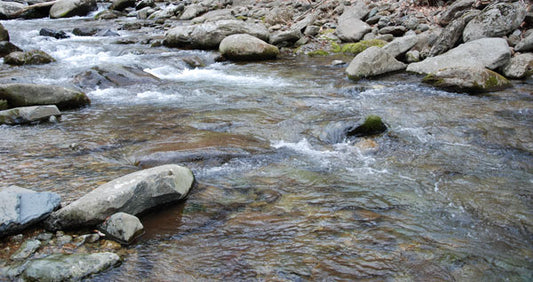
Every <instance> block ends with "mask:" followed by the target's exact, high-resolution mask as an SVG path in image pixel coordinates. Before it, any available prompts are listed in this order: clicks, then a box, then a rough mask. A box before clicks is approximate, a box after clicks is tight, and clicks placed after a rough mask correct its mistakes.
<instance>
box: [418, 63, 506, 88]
mask: <svg viewBox="0 0 533 282" xmlns="http://www.w3.org/2000/svg"><path fill="white" fill-rule="evenodd" d="M422 81H423V82H424V83H428V84H431V85H433V86H435V87H437V88H441V89H444V90H450V91H456V92H467V93H471V94H475V93H480V92H490V91H497V90H501V89H504V88H507V87H510V86H511V83H510V82H509V80H507V79H506V78H505V77H503V76H502V75H500V74H498V73H496V72H494V71H491V70H489V69H486V68H483V67H464V68H447V69H442V70H439V71H437V72H436V73H430V74H428V75H427V76H426V77H424V79H423V80H422Z"/></svg>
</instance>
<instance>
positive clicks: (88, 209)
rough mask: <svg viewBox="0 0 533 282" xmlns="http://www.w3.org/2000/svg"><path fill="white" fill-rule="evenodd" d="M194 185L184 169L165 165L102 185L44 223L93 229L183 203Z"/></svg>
mask: <svg viewBox="0 0 533 282" xmlns="http://www.w3.org/2000/svg"><path fill="white" fill-rule="evenodd" d="M193 184H194V175H193V174H192V172H191V171H190V170H189V169H188V168H185V167H182V166H178V165H164V166H159V167H154V168H150V169H146V170H141V171H138V172H134V173H131V174H128V175H125V176H123V177H120V178H118V179H115V180H113V181H111V182H108V183H106V184H103V185H101V186H100V187H98V188H96V189H94V190H93V191H91V192H90V193H88V194H86V195H85V196H83V197H81V198H80V199H78V200H76V201H74V202H72V203H71V204H69V205H68V206H66V207H64V208H61V209H60V210H58V211H56V212H54V213H52V214H51V215H50V217H49V218H48V219H47V220H46V221H45V226H46V228H47V229H50V230H58V229H63V228H74V227H80V226H93V225H97V224H99V223H101V222H102V221H104V220H105V219H106V218H107V217H108V216H110V215H112V214H114V213H117V212H125V213H129V214H133V215H136V214H139V213H141V212H143V211H146V210H149V209H152V208H155V207H158V206H161V205H164V204H168V203H171V202H175V201H178V200H181V199H184V198H185V197H186V196H187V194H188V193H189V190H190V189H191V188H192V186H193Z"/></svg>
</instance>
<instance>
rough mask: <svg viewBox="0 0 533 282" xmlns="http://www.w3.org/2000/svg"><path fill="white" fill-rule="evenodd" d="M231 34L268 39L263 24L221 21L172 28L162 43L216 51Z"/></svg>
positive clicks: (267, 33)
mask: <svg viewBox="0 0 533 282" xmlns="http://www.w3.org/2000/svg"><path fill="white" fill-rule="evenodd" d="M233 34H249V35H252V36H255V37H257V38H259V39H261V40H264V41H268V39H269V32H268V30H267V28H266V27H265V26H264V25H263V24H256V23H249V22H243V21H239V20H222V21H217V22H205V23H202V24H198V25H192V26H185V27H183V26H180V27H176V28H173V29H171V30H169V31H168V32H167V33H166V34H165V40H164V42H163V43H164V44H165V45H166V46H169V47H188V48H198V49H217V48H218V46H219V44H220V42H221V41H222V40H223V39H224V38H226V37H228V36H230V35H233Z"/></svg>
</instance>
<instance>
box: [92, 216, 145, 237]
mask: <svg viewBox="0 0 533 282" xmlns="http://www.w3.org/2000/svg"><path fill="white" fill-rule="evenodd" d="M98 229H99V230H100V231H102V232H103V233H105V234H106V235H108V236H110V237H111V238H112V239H113V240H115V241H117V242H119V243H121V244H130V243H131V242H133V240H135V239H136V238H137V237H139V236H140V235H141V234H142V233H143V232H144V227H143V225H142V224H141V221H140V220H139V218H137V217H136V216H134V215H131V214H127V213H124V212H118V213H115V214H113V215H112V216H110V217H109V218H107V219H106V220H105V221H104V222H103V223H102V224H100V225H99V226H98Z"/></svg>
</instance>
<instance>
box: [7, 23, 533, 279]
mask: <svg viewBox="0 0 533 282" xmlns="http://www.w3.org/2000/svg"><path fill="white" fill-rule="evenodd" d="M133 21H134V20H128V19H121V20H116V21H101V22H98V21H93V20H90V19H89V18H72V19H66V20H49V19H41V20H27V21H18V20H14V21H2V24H3V25H4V26H5V27H6V28H7V29H8V30H9V31H10V35H11V41H12V42H13V43H15V44H16V45H18V46H20V47H21V48H23V49H25V50H29V49H41V50H43V51H46V52H47V53H49V54H50V55H52V56H53V57H55V58H56V59H57V62H55V63H52V64H49V65H40V66H23V67H12V66H7V65H1V67H0V81H1V82H2V83H8V82H30V83H40V84H57V85H62V86H69V87H72V86H79V85H80V82H79V79H78V76H77V75H78V74H82V73H84V72H87V71H89V70H90V69H91V68H93V67H99V68H106V67H107V68H109V66H111V68H113V67H115V68H116V67H129V68H130V69H134V70H136V71H137V73H142V74H143V75H145V77H144V78H141V81H142V83H141V82H137V83H129V84H128V83H122V84H120V83H118V84H115V85H113V84H101V85H98V86H95V85H92V86H91V85H90V84H87V85H82V90H83V91H85V92H86V93H87V94H88V96H89V97H90V98H91V100H92V105H91V106H90V107H87V108H83V109H80V110H73V111H67V112H65V113H64V115H63V117H62V120H61V121H60V122H58V123H44V124H39V125H35V126H14V127H12V126H0V162H1V164H2V165H1V166H0V179H1V183H2V184H3V185H10V184H16V185H19V186H23V187H27V188H32V189H35V190H39V191H56V192H57V193H59V194H60V195H61V196H62V198H63V201H64V203H68V202H70V201H72V200H74V199H76V198H79V197H81V196H82V195H84V194H85V193H87V192H88V191H90V190H92V189H94V188H95V187H97V186H98V185H100V184H103V183H105V182H107V181H110V180H112V179H114V178H117V177H119V176H122V175H125V174H127V173H130V172H134V171H137V170H139V169H140V168H141V167H150V166H153V165H157V164H159V163H162V162H165V161H167V162H168V161H172V162H177V163H180V164H183V165H187V166H189V167H190V168H191V169H192V170H193V171H194V173H195V175H196V177H197V180H198V182H199V185H198V187H196V188H195V190H194V191H192V193H191V195H190V197H189V199H188V200H187V201H186V202H184V203H180V204H178V205H176V206H174V207H168V208H166V209H165V210H164V211H159V212H152V213H149V214H145V215H143V216H142V220H143V223H144V225H145V228H146V233H145V234H144V235H143V237H141V238H140V239H139V240H138V242H137V243H135V244H134V245H132V246H130V247H128V248H129V250H128V253H127V255H125V256H124V257H123V259H124V261H123V263H122V265H121V266H119V267H117V268H114V269H112V270H109V271H107V272H104V273H101V274H99V275H96V276H94V277H92V279H94V280H99V281H109V280H114V281H131V280H134V279H136V280H158V281H177V280H182V281H183V280H194V279H199V280H206V279H207V280H222V279H224V280H287V281H301V280H328V281H329V280H332V281H334V280H335V281H336V280H352V279H377V280H406V281H410V280H418V281H430V280H431V281H438V280H470V281H479V280H484V281H492V280H494V281H501V280H511V281H528V280H529V281H531V280H532V279H533V234H532V230H533V229H532V228H533V216H532V215H533V200H532V196H533V156H532V152H533V96H532V95H531V92H532V90H533V83H532V81H531V80H529V81H526V82H515V83H514V87H513V88H511V89H509V90H506V91H502V92H497V93H492V94H488V95H482V96H469V95H466V94H460V93H449V92H444V91H439V90H435V89H433V88H430V87H427V86H425V85H422V84H420V83H419V81H420V77H417V76H414V75H409V74H396V75H392V76H387V77H383V78H379V79H374V80H361V81H358V82H353V81H350V80H348V79H347V78H346V77H345V76H344V74H343V71H344V67H333V66H331V65H330V61H331V58H307V57H292V56H284V57H283V58H282V59H279V60H276V61H269V62H261V63H230V62H224V63H216V62H215V57H216V54H214V53H212V52H206V51H193V50H179V49H170V48H165V47H150V44H148V43H152V42H155V41H157V40H159V39H161V38H162V35H163V34H164V30H163V29H161V28H159V27H157V26H152V25H151V24H150V23H149V22H146V23H144V22H141V23H142V24H143V27H142V28H141V29H139V30H131V31H128V30H119V28H120V27H121V26H123V25H124V24H125V23H130V22H133ZM88 26H90V27H99V28H102V29H106V28H110V29H112V30H114V31H117V32H118V34H119V35H120V36H119V37H101V36H94V37H81V36H71V37H70V38H68V39H61V40H56V39H54V38H50V37H42V36H39V30H40V28H42V27H47V28H52V29H56V30H65V31H69V32H70V31H71V30H72V28H74V27H88ZM135 42H137V43H135ZM139 42H140V43H139ZM191 58H192V59H193V60H200V61H202V62H204V64H205V66H203V67H197V68H193V67H190V66H188V65H187V64H186V63H184V59H185V60H190V59H191ZM370 114H375V115H379V116H381V117H382V118H383V120H384V121H385V122H386V123H387V125H388V127H389V130H388V131H387V133H385V134H383V135H380V136H376V137H372V138H361V139H356V140H351V141H346V140H337V141H338V142H337V143H332V142H327V140H324V138H322V136H324V132H325V131H327V128H329V127H331V125H333V124H335V123H336V122H339V121H345V122H346V121H353V122H357V121H358V120H360V119H362V118H364V117H365V116H367V115H370Z"/></svg>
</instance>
